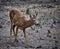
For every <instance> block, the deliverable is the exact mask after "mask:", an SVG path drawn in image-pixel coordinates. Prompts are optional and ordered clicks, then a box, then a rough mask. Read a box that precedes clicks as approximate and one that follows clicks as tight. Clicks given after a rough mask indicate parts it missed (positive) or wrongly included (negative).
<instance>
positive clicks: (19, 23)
mask: <svg viewBox="0 0 60 49" xmlns="http://www.w3.org/2000/svg"><path fill="white" fill-rule="evenodd" d="M9 16H10V21H11V29H10V36H11V35H12V30H13V32H14V35H15V41H17V34H18V29H21V30H23V33H24V37H25V41H26V43H27V42H28V41H27V39H26V32H25V29H26V28H28V27H31V26H32V25H34V23H33V19H34V18H35V17H30V20H26V19H25V17H24V16H23V15H22V14H21V13H20V12H19V11H17V10H11V11H10V13H9ZM15 27H16V32H15Z"/></svg>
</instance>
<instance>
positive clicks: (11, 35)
mask: <svg viewBox="0 0 60 49" xmlns="http://www.w3.org/2000/svg"><path fill="white" fill-rule="evenodd" d="M11 36H12V25H11V28H10V41H11Z"/></svg>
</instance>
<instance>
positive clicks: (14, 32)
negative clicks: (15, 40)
mask: <svg viewBox="0 0 60 49" xmlns="http://www.w3.org/2000/svg"><path fill="white" fill-rule="evenodd" d="M14 29H15V25H13V33H14V35H15V30H14Z"/></svg>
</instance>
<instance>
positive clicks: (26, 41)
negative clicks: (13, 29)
mask: <svg viewBox="0 0 60 49" xmlns="http://www.w3.org/2000/svg"><path fill="white" fill-rule="evenodd" d="M23 33H24V38H25V43H26V46H27V47H28V40H27V37H26V32H25V29H24V30H23Z"/></svg>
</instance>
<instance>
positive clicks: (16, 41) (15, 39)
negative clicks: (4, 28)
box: [14, 27, 18, 42]
mask: <svg viewBox="0 0 60 49" xmlns="http://www.w3.org/2000/svg"><path fill="white" fill-rule="evenodd" d="M17 34H18V27H16V33H15V41H14V42H18V40H17Z"/></svg>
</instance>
